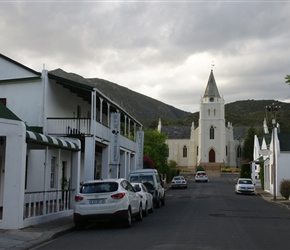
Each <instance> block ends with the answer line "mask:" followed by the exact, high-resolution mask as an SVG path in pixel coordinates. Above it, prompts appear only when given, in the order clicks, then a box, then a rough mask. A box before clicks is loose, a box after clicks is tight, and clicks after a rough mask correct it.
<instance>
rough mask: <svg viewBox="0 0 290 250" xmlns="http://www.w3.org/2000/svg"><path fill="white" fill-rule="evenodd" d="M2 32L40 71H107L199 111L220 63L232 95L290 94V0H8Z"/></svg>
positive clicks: (1, 48)
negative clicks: (289, 83)
mask: <svg viewBox="0 0 290 250" xmlns="http://www.w3.org/2000/svg"><path fill="white" fill-rule="evenodd" d="M0 34H1V36H0V53H2V54H4V55H5V56H7V57H10V58H11V59H13V60H16V61H18V62H19V63H22V64H24V65H26V66H27V67H30V68H32V69H34V70H36V71H41V70H42V68H43V65H45V68H46V69H48V70H53V69H57V68H61V69H63V70H65V71H67V72H73V73H76V74H79V75H81V76H83V77H85V78H93V77H97V78H102V79H106V80H108V81H111V82H114V83H117V84H118V85H122V86H124V87H127V88H129V89H131V90H134V91H136V92H139V93H141V94H143V95H146V96H150V97H152V98H154V99H157V100H159V101H162V102H164V103H166V104H169V105H172V106H174V107H176V108H179V109H182V110H185V111H189V112H196V111H198V110H199V108H198V103H199V101H200V98H201V96H202V95H203V94H204V91H205V87H206V84H207V81H208V78H209V74H210V70H211V68H212V64H214V65H215V66H214V67H213V71H214V75H215V79H216V83H217V86H218V89H219V92H220V95H222V96H223V97H224V99H225V103H231V102H234V101H238V100H249V99H254V100H268V99H269V100H270V99H275V100H280V101H284V102H288V101H290V86H288V85H287V84H286V83H285V79H284V78H285V76H286V75H287V74H290V1H278V0H274V1H259V0H258V1H253V0H248V1H247V0H241V1H235V0H232V1H206V0H204V1H190V0H188V1H154V0H152V1H62V0H59V1H56V0H55V1H25V0H24V1H14V0H10V1H3V0H0ZM116 94H117V93H116ZM269 104H271V103H269Z"/></svg>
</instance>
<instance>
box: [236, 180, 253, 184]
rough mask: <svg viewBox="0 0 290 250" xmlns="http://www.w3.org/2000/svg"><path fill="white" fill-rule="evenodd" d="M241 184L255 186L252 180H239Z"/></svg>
mask: <svg viewBox="0 0 290 250" xmlns="http://www.w3.org/2000/svg"><path fill="white" fill-rule="evenodd" d="M239 184H253V183H252V181H251V180H239Z"/></svg>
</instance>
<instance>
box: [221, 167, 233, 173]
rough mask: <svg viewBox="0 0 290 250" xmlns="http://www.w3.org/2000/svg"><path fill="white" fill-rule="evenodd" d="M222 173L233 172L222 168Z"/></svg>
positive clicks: (227, 168)
mask: <svg viewBox="0 0 290 250" xmlns="http://www.w3.org/2000/svg"><path fill="white" fill-rule="evenodd" d="M221 171H222V172H223V173H227V172H231V170H230V168H229V167H223V168H221Z"/></svg>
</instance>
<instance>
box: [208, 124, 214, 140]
mask: <svg viewBox="0 0 290 250" xmlns="http://www.w3.org/2000/svg"><path fill="white" fill-rule="evenodd" d="M209 139H210V140H213V139H214V127H213V126H211V127H210V130H209Z"/></svg>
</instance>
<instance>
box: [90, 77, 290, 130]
mask: <svg viewBox="0 0 290 250" xmlns="http://www.w3.org/2000/svg"><path fill="white" fill-rule="evenodd" d="M87 80H89V81H90V82H91V84H93V85H95V86H96V87H97V88H98V89H99V90H100V91H101V92H103V93H104V94H105V95H106V96H107V97H109V98H110V99H111V100H113V101H114V102H115V103H117V104H118V105H120V106H121V107H123V108H124V109H125V110H126V111H127V112H129V113H130V114H131V115H132V116H134V117H135V118H136V119H137V120H139V121H140V122H141V123H142V124H143V125H144V126H145V128H146V127H147V128H152V129H154V128H157V125H158V120H159V118H160V117H161V118H162V124H163V125H190V124H191V123H192V122H193V121H194V123H195V124H196V125H197V124H198V119H199V112H195V113H190V112H186V111H183V110H180V109H177V108H175V107H173V106H170V105H167V104H165V103H163V102H160V101H158V100H155V99H153V98H151V97H148V96H145V95H142V94H140V93H137V92H135V91H132V90H130V89H128V88H125V87H123V86H120V85H118V84H116V83H112V82H109V81H106V80H103V79H98V78H93V79H87ZM272 103H275V105H278V106H281V109H280V110H279V111H278V112H277V116H276V119H277V122H278V123H279V124H280V129H281V131H284V132H286V131H289V132H290V122H289V119H290V104H289V103H284V102H278V101H275V100H241V101H236V102H233V103H228V104H226V105H225V119H226V122H231V123H232V125H233V126H241V127H243V126H247V127H251V126H253V127H262V125H263V121H264V118H267V120H268V126H271V119H272V113H271V112H266V106H269V105H271V104H272Z"/></svg>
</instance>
